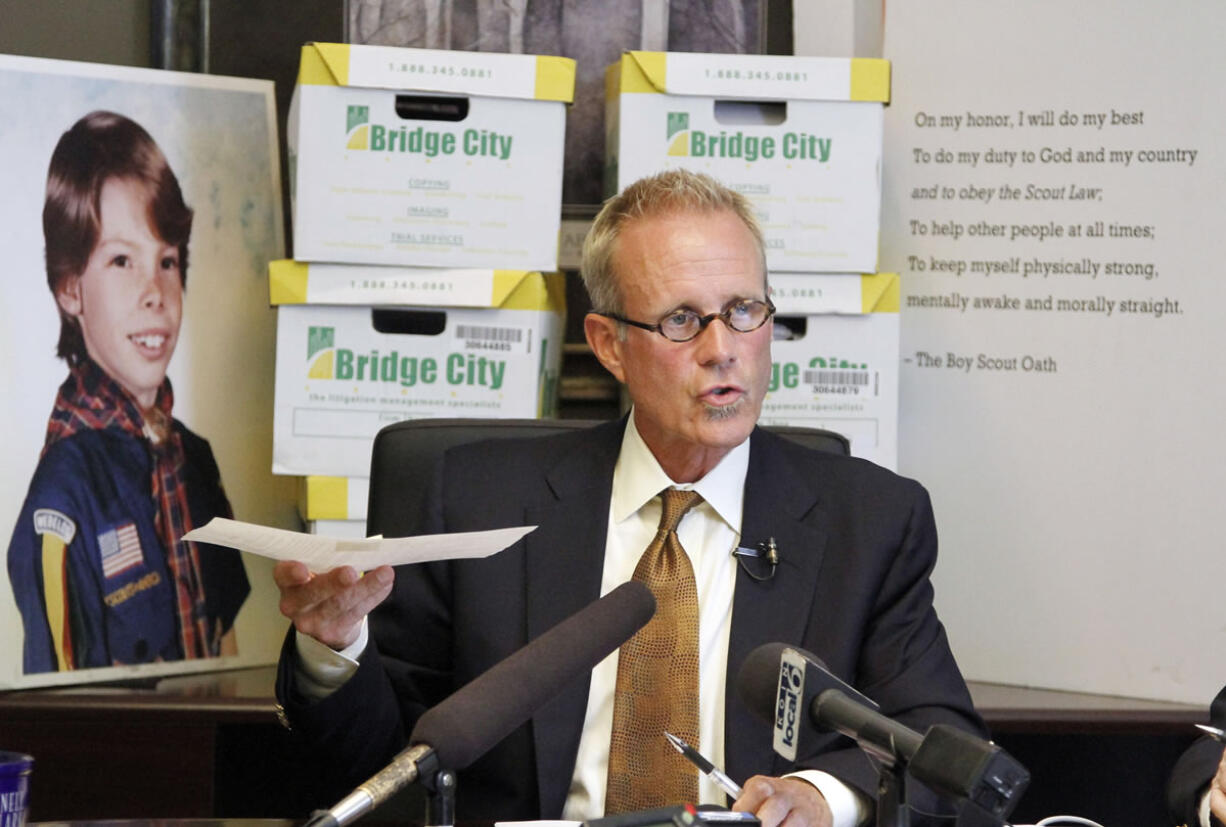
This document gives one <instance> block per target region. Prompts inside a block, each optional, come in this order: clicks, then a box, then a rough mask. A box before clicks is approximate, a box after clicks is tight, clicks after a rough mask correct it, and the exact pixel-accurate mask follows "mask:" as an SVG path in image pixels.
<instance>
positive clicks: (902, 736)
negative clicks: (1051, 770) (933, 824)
mask: <svg viewBox="0 0 1226 827" xmlns="http://www.w3.org/2000/svg"><path fill="white" fill-rule="evenodd" d="M737 691H738V694H739V695H740V697H741V700H742V701H743V702H744V703H745V705H746V706H748V707H749V708H750V710H752V711H753V712H754V713H755V714H756V715H758V716H759V717H760V718H762V719H764V720H766V721H768V722H771V723H772V724H773V725H774V749H775V752H777V753H778V754H779V755H781V756H783V757H784V758H786V759H787V760H789V761H795V760H796V755H797V746H798V743H799V741H800V739H801V737H802V735H803V733H804V732H805V731H806V730H807V729H808V728H809V727H813V728H816V729H818V730H821V731H833V732H838V733H840V734H842V735H846V736H847V737H849V738H851V739H853V740H855V742H856V743H857V744H859V745H860V748H861V749H863V750H864V751H865V752H867V753H869V754H870V755H872V756H874V757H876V758H877V759H879V760H880V761H881V762H882V763H883V764H885V765H887V766H891V767H892V766H895V765H896V764H906V765H907V766H908V768H909V770H910V773H911V775H912V777H914V778H915V779H917V780H918V781H921V782H923V783H924V784H927V785H928V786H929V787H931V788H932V789H933V790H934V791H935V792H937V793H940V794H943V795H946V796H950V797H953V798H956V799H966V800H967V801H969V802H971V803H972V804H974V805H975V806H976V807H977V808H980V809H982V810H984V811H986V813H987V814H989V815H990V816H992V817H994V818H996V819H998V820H1002V821H1003V819H1004V818H1005V817H1007V816H1008V814H1009V813H1010V812H1012V810H1013V808H1014V807H1015V806H1016V805H1017V802H1018V800H1019V799H1020V798H1021V794H1022V792H1023V791H1024V790H1025V789H1026V785H1027V784H1028V783H1029V782H1030V773H1029V772H1027V770H1026V768H1025V767H1023V766H1022V765H1021V764H1020V763H1018V762H1017V760H1016V759H1014V758H1013V756H1011V755H1009V754H1008V753H1007V752H1005V751H1004V750H1002V749H1001V748H1000V747H998V746H997V745H996V744H993V743H991V742H990V741H985V740H983V739H982V738H977V737H976V736H974V735H971V734H970V733H968V732H964V731H962V730H960V729H957V728H956V727H951V726H947V725H945V724H935V725H933V726H931V727H929V729H928V731H927V732H926V733H925V734H924V735H920V734H919V733H918V732H916V731H915V730H913V729H910V728H909V727H907V726H904V725H903V724H900V723H898V722H897V721H894V720H892V719H890V718H888V717H886V716H885V715H882V714H881V713H880V712H879V711H878V706H877V704H875V703H874V702H873V701H871V700H869V699H868V698H866V697H865V696H864V695H862V694H860V693H859V692H857V691H856V690H855V689H853V688H852V687H851V686H849V685H848V684H846V683H844V682H843V681H842V680H840V679H839V678H838V677H837V676H835V675H833V674H832V673H831V672H830V671H829V670H828V669H827V668H826V665H825V664H824V663H822V661H821V660H820V659H819V658H818V657H817V656H815V655H813V654H811V653H809V652H806V651H805V650H804V649H800V648H797V647H791V646H787V645H785V644H783V643H766V644H763V645H762V646H759V647H758V648H756V649H754V650H753V651H752V652H750V653H749V656H748V657H746V658H745V661H744V663H742V664H741V668H740V671H739V672H738V674H737Z"/></svg>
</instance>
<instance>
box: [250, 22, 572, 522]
mask: <svg viewBox="0 0 1226 827" xmlns="http://www.w3.org/2000/svg"><path fill="white" fill-rule="evenodd" d="M574 76H575V66H574V61H572V60H568V59H566V58H555V57H539V56H534V55H505V54H490V53H480V52H452V51H437V50H428V49H402V48H391V47H382V46H351V45H345V44H333V43H309V44H307V45H306V46H304V47H303V49H302V54H301V64H300V68H299V74H298V82H297V85H296V86H295V88H294V98H293V101H292V102H291V107H290V115H289V124H288V127H287V142H288V144H289V160H290V176H289V177H290V193H291V200H292V205H293V227H294V250H293V252H294V259H295V260H294V261H280V262H273V263H272V264H271V265H270V268H269V276H270V298H271V302H272V304H274V305H277V306H278V310H277V320H278V322H277V328H278V330H277V361H276V389H275V408H274V424H273V471H274V472H275V473H279V474H300V475H306V476H307V479H305V480H304V482H303V498H302V502H301V504H300V506H301V508H300V510H301V511H302V517H303V519H304V521H306V523H307V525H308V527H309V528H310V529H311V530H327V532H329V533H330V532H336V531H339V532H342V533H343V534H345V535H346V536H349V535H351V534H353V533H355V532H356V533H358V534H360V533H362V532H364V530H365V506H366V503H365V494H364V493H361V494H359V493H358V492H360V491H361V490H362V489H363V488H364V487H365V486H366V485H368V482H367V476H368V475H369V473H370V447H371V443H372V441H373V439H374V436H375V434H376V433H377V432H378V430H379V429H380V428H381V427H383V426H384V425H386V424H388V423H390V422H395V421H398V420H401V419H406V418H414V417H426V416H452V417H454V416H461V417H462V416H473V417H497V416H507V417H536V416H552V415H554V412H555V408H556V398H557V384H558V371H559V369H560V365H561V353H562V337H563V331H564V326H565V290H564V288H563V284H562V282H561V276H559V275H557V274H554V273H552V272H551V271H553V270H555V269H556V268H557V257H558V236H559V225H560V221H561V194H562V154H563V137H564V131H565V114H566V113H565V108H566V104H567V103H569V102H570V100H571V97H572V95H573V90H574ZM344 492H347V493H344ZM342 493H344V496H342ZM359 499H360V502H359V501H358V500H359ZM358 526H360V527H361V528H360V530H359V528H358Z"/></svg>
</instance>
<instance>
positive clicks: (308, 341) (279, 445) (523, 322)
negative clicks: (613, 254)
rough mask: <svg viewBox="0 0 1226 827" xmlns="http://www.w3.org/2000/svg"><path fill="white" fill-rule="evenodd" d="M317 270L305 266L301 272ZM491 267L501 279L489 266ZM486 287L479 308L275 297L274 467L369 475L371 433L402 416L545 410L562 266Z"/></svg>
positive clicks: (560, 320)
mask: <svg viewBox="0 0 1226 827" xmlns="http://www.w3.org/2000/svg"><path fill="white" fill-rule="evenodd" d="M316 269H317V266H316V265H310V266H309V267H308V268H307V273H308V278H309V277H310V275H311V274H313V273H315V272H316ZM323 269H325V271H326V268H323ZM370 269H371V270H372V272H373V274H374V275H373V276H372V278H376V279H377V278H378V277H379V276H380V275H382V274H381V273H380V272H379V271H380V270H382V268H370ZM488 277H489V278H488V281H487V283H488V284H490V285H495V284H497V285H502V286H505V283H504V282H503V281H502V280H501V279H500V278H498V277H496V275H495V274H494V273H493V271H490V272H489V273H488ZM449 278H451V276H449V274H448V273H447V272H446V271H438V272H437V273H435V274H434V276H433V280H434V281H436V282H446V281H447V280H449ZM464 281H467V280H466V279H465V280H464ZM457 289H468V288H467V287H464V288H457ZM447 292H448V291H447V290H446V289H443V290H441V291H440V294H441V295H446V294H447ZM487 296H488V298H487V300H486V304H485V306H484V307H480V308H477V307H454V306H450V305H447V304H446V303H445V302H433V303H422V304H419V305H416V306H410V307H404V306H395V307H365V306H348V307H347V306H343V305H312V304H286V303H281V306H280V307H278V308H277V358H276V390H275V402H274V412H273V472H274V473H277V474H295V475H325V476H344V477H364V476H368V475H369V473H370V448H371V443H372V442H373V440H374V436H375V434H376V433H378V431H379V429H380V428H381V427H383V426H384V425H387V424H388V423H390V422H397V421H400V420H402V419H412V418H418V417H430V416H435V417H443V416H448V417H465V416H471V417H500V416H501V417H537V416H553V415H554V413H555V411H556V406H557V385H558V371H559V369H560V367H561V360H562V336H563V331H564V329H565V317H566V297H565V284H564V282H563V278H562V276H561V275H560V274H557V273H535V272H525V273H520V274H519V279H518V281H517V282H516V284H515V286H514V288H513V289H511V290H509V291H508V292H506V293H505V294H504V295H496V294H495V293H494V292H493V290H491V292H490V293H488V294H487Z"/></svg>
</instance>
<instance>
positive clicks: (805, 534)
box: [724, 428, 827, 782]
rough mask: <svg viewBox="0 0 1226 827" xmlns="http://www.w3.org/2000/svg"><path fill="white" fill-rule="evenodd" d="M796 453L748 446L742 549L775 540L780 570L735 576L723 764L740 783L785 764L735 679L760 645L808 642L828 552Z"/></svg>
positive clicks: (764, 442)
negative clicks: (759, 576)
mask: <svg viewBox="0 0 1226 827" xmlns="http://www.w3.org/2000/svg"><path fill="white" fill-rule="evenodd" d="M800 450H803V449H801V448H796V447H791V443H788V442H786V441H784V440H782V439H781V438H779V437H777V436H774V435H772V434H769V433H766V432H765V431H763V430H762V429H761V428H758V429H755V430H754V432H753V436H752V437H751V440H750V454H749V470H748V472H747V473H746V476H745V503H744V513H743V515H742V518H741V545H742V546H748V547H754V546H756V544H757V543H759V542H763V541H766V540H767V539H768V538H770V537H774V538H775V545H776V547H777V548H778V551H779V565H778V567H777V568H776V570H775V574H774V577H772V578H770V579H769V580H767V581H765V582H759V581H756V580H754V579H753V578H752V577H750V576H749V575H748V574H747V573H746V572H745V570H744V569H743V568H741V567H739V566H738V569H737V575H736V590H735V593H734V596H733V601H732V632H731V637H730V640H729V643H728V678H727V691H726V697H725V701H724V707H725V709H724V723H725V729H724V739H725V740H724V754H725V762H726V764H727V772H728V774H729V775H730V776H732V778H734V779H735V780H736V781H737V782H744V781H745V779H746V778H748V777H749V776H751V775H755V774H758V773H764V774H778V772H779V771H780V768H781V767H782V763H781V762H782V759H777V757H776V756H775V754H774V751H773V750H772V748H771V726H770V724H768V723H766V722H765V721H763V720H762V719H761V718H759V717H757V716H756V715H754V714H752V713H751V712H750V711H749V710H748V709H747V708H746V707H745V706H744V704H742V703H741V700H740V696H739V695H738V694H737V692H736V676H737V672H738V671H739V670H740V667H741V663H742V662H743V661H744V660H745V657H746V656H747V655H748V654H749V653H750V652H751V651H753V649H754V648H756V647H757V646H759V645H760V644H763V643H771V642H775V641H782V642H786V643H794V644H799V642H800V641H803V640H804V639H805V627H806V624H807V622H808V618H809V616H810V614H811V612H812V602H813V596H814V590H815V588H816V584H817V579H818V573H819V570H820V569H821V563H822V557H823V554H824V551H825V546H826V536H827V533H826V529H825V526H826V525H827V516H826V514H825V513H824V512H823V511H822V509H821V506H820V504H819V502H818V498H817V494H816V492H815V491H813V489H812V487H811V486H810V485H809V483H808V482H807V481H805V480H804V479H803V478H802V477H801V476H800V475H799V474H797V473H796V472H795V471H794V470H793V461H792V460H790V459H789V457H788V453H789V452H790V451H800Z"/></svg>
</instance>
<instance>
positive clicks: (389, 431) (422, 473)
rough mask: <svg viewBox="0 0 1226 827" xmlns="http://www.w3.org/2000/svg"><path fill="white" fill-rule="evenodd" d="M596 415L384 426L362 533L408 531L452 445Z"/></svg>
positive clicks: (813, 431) (829, 447)
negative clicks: (439, 462)
mask: <svg viewBox="0 0 1226 827" xmlns="http://www.w3.org/2000/svg"><path fill="white" fill-rule="evenodd" d="M600 422H601V420H596V419H406V420H404V421H402V422H394V423H392V424H391V425H387V426H385V427H384V428H383V429H381V430H380V431H379V433H378V434H376V435H375V442H374V446H373V448H372V449H371V462H370V499H369V502H368V505H367V512H366V533H367V534H370V535H374V534H382V535H383V536H384V537H402V536H404V535H405V534H407V533H408V532H409V530H410V528H411V526H412V524H413V522H414V521H415V520H416V519H417V515H418V514H419V513H420V510H421V506H422V501H423V500H424V498H425V494H426V486H427V484H428V482H429V477H430V472H431V469H433V467H434V464H435V462H436V461H437V460H438V459H439V457H441V456H442V455H443V452H444V451H446V450H447V449H448V448H451V447H452V446H454V445H462V444H463V443H466V442H477V441H479V440H483V439H500V438H505V437H515V436H519V437H529V436H549V435H551V434H559V433H563V432H566V431H574V430H577V429H579V428H590V427H592V426H593V425H598V424H600ZM768 430H770V431H773V432H774V433H777V434H779V435H780V436H783V437H786V438H788V439H790V440H792V441H793V442H797V443H799V444H801V445H804V446H806V447H808V448H815V449H817V450H819V451H827V452H829V453H834V454H848V453H850V451H851V446H850V444H849V443H848V441H847V438H846V437H845V436H843V435H842V434H837V433H835V432H834V431H826V430H822V429H820V428H801V427H796V426H790V425H773V426H769V427H768Z"/></svg>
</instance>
